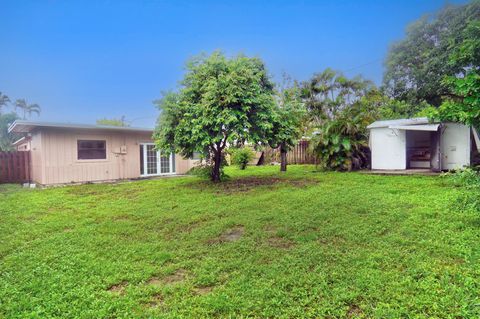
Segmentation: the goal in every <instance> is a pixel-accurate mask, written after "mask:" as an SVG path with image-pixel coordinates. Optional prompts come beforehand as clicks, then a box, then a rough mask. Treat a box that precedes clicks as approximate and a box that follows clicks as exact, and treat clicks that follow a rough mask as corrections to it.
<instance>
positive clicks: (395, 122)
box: [367, 117, 431, 129]
mask: <svg viewBox="0 0 480 319" xmlns="http://www.w3.org/2000/svg"><path fill="white" fill-rule="evenodd" d="M420 124H431V122H430V121H429V120H428V118H426V117H415V118H410V119H398V120H388V121H375V122H373V123H372V124H370V125H369V126H367V128H368V129H371V128H380V127H392V126H408V125H420Z"/></svg>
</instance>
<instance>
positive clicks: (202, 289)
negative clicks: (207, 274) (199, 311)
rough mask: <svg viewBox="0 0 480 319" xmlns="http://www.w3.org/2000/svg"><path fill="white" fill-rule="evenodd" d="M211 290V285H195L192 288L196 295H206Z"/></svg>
mask: <svg viewBox="0 0 480 319" xmlns="http://www.w3.org/2000/svg"><path fill="white" fill-rule="evenodd" d="M212 290H213V287H212V286H208V287H195V288H193V292H194V293H195V294H196V295H200V296H202V295H206V294H208V293H210V292H211V291H212Z"/></svg>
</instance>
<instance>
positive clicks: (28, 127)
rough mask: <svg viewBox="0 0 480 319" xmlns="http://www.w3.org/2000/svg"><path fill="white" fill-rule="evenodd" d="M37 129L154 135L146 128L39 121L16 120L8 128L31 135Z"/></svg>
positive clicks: (11, 130) (150, 129) (151, 130)
mask: <svg viewBox="0 0 480 319" xmlns="http://www.w3.org/2000/svg"><path fill="white" fill-rule="evenodd" d="M36 128H63V129H86V130H108V131H124V132H143V133H153V129H152V128H144V127H129V126H127V127H125V126H110V125H92V124H78V123H55V122H37V121H25V120H16V121H15V122H13V123H12V124H11V125H10V126H9V127H8V132H15V133H29V132H31V131H32V130H33V129H36Z"/></svg>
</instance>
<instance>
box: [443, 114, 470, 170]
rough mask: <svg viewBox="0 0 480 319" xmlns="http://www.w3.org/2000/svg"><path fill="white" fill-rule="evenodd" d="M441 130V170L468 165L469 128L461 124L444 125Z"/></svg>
mask: <svg viewBox="0 0 480 319" xmlns="http://www.w3.org/2000/svg"><path fill="white" fill-rule="evenodd" d="M441 129H442V137H441V141H440V143H441V152H442V169H444V170H450V169H457V168H461V167H463V166H468V165H470V147H471V145H470V143H471V140H470V128H469V127H468V126H466V125H463V124H457V123H445V124H444V125H443V127H442V128H441Z"/></svg>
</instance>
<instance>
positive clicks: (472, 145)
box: [367, 118, 480, 171]
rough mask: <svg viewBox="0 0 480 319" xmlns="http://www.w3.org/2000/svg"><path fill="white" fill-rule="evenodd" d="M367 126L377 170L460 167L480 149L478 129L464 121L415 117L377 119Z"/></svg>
mask: <svg viewBox="0 0 480 319" xmlns="http://www.w3.org/2000/svg"><path fill="white" fill-rule="evenodd" d="M367 128H368V129H369V131H370V140H369V144H370V150H371V155H372V166H371V167H372V169H374V170H404V169H414V168H415V169H418V168H423V169H431V170H432V171H442V170H452V169H458V168H462V167H465V166H470V165H471V163H472V160H473V158H474V157H475V156H476V155H478V152H479V151H480V139H479V135H478V132H477V131H476V130H475V128H473V127H469V126H466V125H463V124H460V123H439V122H435V123H432V122H430V121H429V120H428V119H427V118H411V119H399V120H390V121H376V122H374V123H372V124H370V125H369V126H368V127H367Z"/></svg>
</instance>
